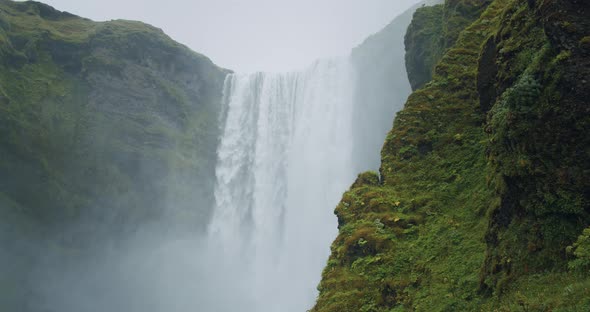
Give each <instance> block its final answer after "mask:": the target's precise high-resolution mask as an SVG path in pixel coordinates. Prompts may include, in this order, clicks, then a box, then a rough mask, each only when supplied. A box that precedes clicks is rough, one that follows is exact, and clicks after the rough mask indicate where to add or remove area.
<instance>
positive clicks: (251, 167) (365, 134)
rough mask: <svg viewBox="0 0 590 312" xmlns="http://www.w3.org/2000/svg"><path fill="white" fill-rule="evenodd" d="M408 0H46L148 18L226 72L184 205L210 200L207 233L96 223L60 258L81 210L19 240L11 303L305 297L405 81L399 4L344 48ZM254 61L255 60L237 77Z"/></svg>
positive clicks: (73, 306)
mask: <svg viewBox="0 0 590 312" xmlns="http://www.w3.org/2000/svg"><path fill="white" fill-rule="evenodd" d="M416 2H418V1H416V0H407V1H393V0H370V1H352V0H350V1H344V2H343V1H333V0H326V1H322V2H321V3H318V1H311V0H305V1H276V0H275V1H271V0H255V1H254V0H253V1H237V0H234V1H232V0H223V1H187V0H183V1H180V0H179V1H168V2H166V3H165V4H163V3H162V2H159V1H158V2H156V1H126V2H124V3H121V2H115V1H111V0H107V1H105V0H103V1H100V2H98V1H78V0H51V1H48V3H50V4H52V5H54V6H56V7H57V8H58V9H61V10H66V11H70V12H72V13H75V14H79V15H82V16H87V17H91V18H93V19H96V20H108V19H113V18H125V19H137V20H143V21H146V22H148V23H151V24H154V25H155V26H158V27H161V28H163V29H164V31H165V32H167V33H168V34H169V35H171V36H172V37H173V38H174V39H176V40H179V41H181V42H183V43H185V44H187V45H188V46H189V47H191V48H192V49H194V50H196V51H199V52H202V53H204V54H206V55H207V56H209V57H211V58H212V59H213V61H214V62H216V63H217V64H219V65H221V66H224V67H228V68H231V69H234V70H237V71H238V73H237V74H235V75H232V76H229V77H228V78H227V79H226V85H225V91H224V94H223V100H222V101H221V103H220V105H223V107H224V109H223V112H224V114H223V116H221V118H220V119H221V127H222V129H223V131H222V133H223V134H222V137H221V138H220V145H219V147H218V149H217V152H218V160H217V166H216V176H215V177H211V178H213V179H215V180H216V187H215V201H216V203H215V205H214V207H203V206H202V205H200V204H199V203H194V209H196V210H212V213H211V215H212V219H211V220H209V222H208V226H207V227H206V229H205V230H191V229H190V226H188V227H187V226H186V224H183V226H176V224H174V223H170V222H152V223H149V224H142V225H141V226H139V227H137V226H133V227H130V228H129V229H127V230H125V231H123V232H110V231H109V230H108V228H106V229H105V230H103V231H102V235H99V236H97V237H91V238H87V240H86V242H87V243H89V244H88V245H86V246H83V248H80V249H79V250H76V251H75V254H72V253H73V251H71V250H61V249H60V248H59V247H58V246H55V245H53V244H52V243H51V242H53V241H60V240H64V239H67V237H71V236H76V235H78V233H81V232H83V229H84V228H85V227H88V226H89V227H96V225H95V224H93V222H94V221H93V220H92V219H91V218H90V219H87V220H86V221H85V223H81V224H76V225H70V226H67V227H64V228H62V229H59V230H57V231H54V232H52V233H49V234H48V235H47V237H45V238H44V239H40V240H39V241H35V240H30V239H26V241H27V243H26V244H24V243H23V244H22V245H27V246H28V247H26V248H25V249H26V251H23V252H24V253H32V254H33V256H32V257H33V258H34V261H33V264H31V265H30V267H31V268H32V269H31V270H29V272H28V278H27V280H28V282H29V284H30V285H28V287H29V288H30V292H31V293H30V296H29V298H32V299H30V300H29V301H28V302H27V303H24V304H23V309H22V310H23V311H43V312H98V311H121V312H122V311H126V312H135V311H137V312H139V311H145V312H152V311H153V312H165V311H166V312H170V311H171V312H174V311H179V312H183V311H215V312H225V311H228V312H229V311H246V312H254V311H256V312H275V311H276V312H291V311H293V312H295V311H306V310H307V309H310V308H311V307H312V306H313V304H314V301H315V298H316V296H317V290H316V287H317V284H318V283H319V281H320V278H321V272H322V269H323V267H324V266H325V263H326V261H327V259H328V256H329V253H330V244H331V242H332V241H333V240H334V238H335V236H336V234H337V220H336V217H335V216H334V215H333V211H334V208H335V206H336V205H337V203H338V201H339V200H340V197H341V195H342V193H343V192H345V191H346V189H347V188H348V187H349V185H350V184H352V182H353V181H354V177H355V175H356V174H357V173H359V172H360V171H363V170H376V169H378V166H379V148H380V144H382V142H383V140H384V138H385V135H386V133H387V130H388V129H389V128H390V127H391V125H392V121H393V118H394V115H395V113H396V111H398V110H399V109H401V108H402V106H403V102H404V101H405V99H406V97H407V95H408V94H409V93H410V88H409V83H408V81H407V78H406V75H405V65H404V55H403V34H404V32H405V29H406V26H407V24H408V23H409V21H410V16H411V12H410V13H406V14H405V15H403V16H402V17H400V18H398V19H396V20H395V21H394V22H393V23H392V24H391V25H389V26H388V27H387V28H386V29H385V31H383V32H381V33H380V34H379V35H378V36H374V37H371V39H369V40H367V41H366V42H365V43H364V44H363V45H361V46H360V47H359V48H357V49H355V52H352V48H353V47H355V46H357V45H358V44H360V43H361V42H363V41H364V39H366V38H367V37H368V36H369V35H371V34H372V33H374V32H377V31H379V30H381V29H382V28H383V27H385V26H386V25H387V24H388V23H389V22H391V20H393V18H394V17H395V16H398V15H399V14H400V13H402V12H403V11H404V10H406V9H407V8H408V7H409V6H410V4H412V3H416ZM324 56H329V57H328V58H323V57H324ZM337 56H339V57H337ZM320 58H321V60H319V61H317V59H320ZM293 68H297V70H293ZM257 70H266V71H268V72H264V73H248V72H254V71H257ZM269 72H272V73H269ZM276 72H280V73H276ZM141 170H146V171H150V170H152V168H141ZM162 174H164V173H162ZM154 176H157V174H155V175H154ZM166 178H167V179H166V180H169V181H177V179H174V177H166ZM191 184H194V185H199V184H200V183H198V182H194V183H191ZM168 187H169V188H170V189H174V188H175V187H180V185H177V186H175V185H168ZM113 200H116V199H113ZM107 202H108V201H107ZM165 206H166V207H162V209H166V210H169V211H172V213H173V212H174V209H175V207H180V206H182V207H185V208H186V207H187V203H186V202H182V203H181V202H176V201H175V200H174V196H170V200H169V202H167V203H166V205H165ZM188 206H190V203H189V205H188ZM115 218H116V217H113V220H114V219H115ZM106 219H107V220H110V219H109V218H106ZM0 230H1V228H0ZM30 241H35V243H30ZM18 244H20V243H17V245H18ZM31 250H33V251H31Z"/></svg>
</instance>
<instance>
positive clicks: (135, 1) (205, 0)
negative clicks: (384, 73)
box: [39, 0, 419, 72]
mask: <svg viewBox="0 0 590 312" xmlns="http://www.w3.org/2000/svg"><path fill="white" fill-rule="evenodd" d="M39 1H42V2H45V3H48V4H50V5H52V6H54V7H55V8H57V9H59V10H61V11H68V12H70V13H74V14H77V15H80V16H83V17H88V18H91V19H93V20H97V21H104V20H111V19H131V20H141V21H143V22H146V23H149V24H152V25H154V26H156V27H159V28H162V29H163V30H164V31H165V32H166V33H167V34H168V35H170V36H171V37H172V38H174V39H175V40H177V41H179V42H181V43H184V44H186V45H187V46H189V47H190V48H191V49H193V50H195V51H197V52H200V53H203V54H205V55H207V56H208V57H210V58H211V59H212V60H213V61H214V62H215V63H216V64H218V65H220V66H222V67H225V68H229V69H233V70H235V71H238V72H251V71H257V70H265V71H285V70H289V69H293V68H300V67H303V66H305V65H307V64H309V63H310V62H312V61H313V60H315V59H317V58H319V57H328V56H336V55H344V54H347V53H348V51H349V50H350V49H351V48H352V47H354V46H356V45H357V44H359V43H360V42H362V41H363V40H364V38H366V37H367V36H369V35H370V34H372V33H375V32H377V31H379V30H380V29H381V28H382V27H384V26H385V25H387V24H388V23H389V22H390V21H391V20H392V19H393V18H394V17H395V16H397V15H398V14H400V13H402V12H403V11H404V10H405V9H407V8H409V7H410V6H411V5H412V4H414V3H417V2H418V1H419V0H167V1H162V0H158V1H155V0H39Z"/></svg>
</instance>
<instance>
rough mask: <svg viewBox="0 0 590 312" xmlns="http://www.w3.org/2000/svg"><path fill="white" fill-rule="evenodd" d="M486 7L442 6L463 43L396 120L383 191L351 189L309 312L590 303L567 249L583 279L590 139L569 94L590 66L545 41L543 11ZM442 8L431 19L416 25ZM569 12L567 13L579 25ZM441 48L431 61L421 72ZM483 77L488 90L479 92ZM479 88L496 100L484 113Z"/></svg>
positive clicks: (514, 5)
mask: <svg viewBox="0 0 590 312" xmlns="http://www.w3.org/2000/svg"><path fill="white" fill-rule="evenodd" d="M488 4H489V2H479V1H447V2H446V3H445V6H444V10H443V12H446V13H444V14H446V15H445V16H444V17H443V21H444V25H443V27H442V28H443V29H445V31H443V32H437V34H436V36H440V35H441V33H442V34H443V37H444V34H448V35H449V37H448V38H453V35H452V34H453V33H455V34H456V37H455V38H456V43H454V44H453V42H455V41H454V40H450V41H448V43H449V44H450V45H453V46H452V47H450V46H449V47H450V48H449V49H448V50H447V51H446V52H445V53H444V56H442V58H440V60H439V61H438V64H437V65H436V66H435V69H434V72H433V78H432V81H431V82H429V83H427V84H426V85H424V86H423V87H422V89H420V90H418V91H416V92H414V93H413V94H412V95H411V96H410V97H409V99H408V102H407V103H406V106H405V108H404V110H403V111H401V112H400V113H398V116H397V117H396V120H395V123H394V127H393V129H392V130H391V132H390V133H389V134H388V136H387V140H386V142H385V145H384V146H383V150H382V165H381V168H380V174H381V177H380V184H379V185H372V184H362V183H361V184H355V185H353V187H352V189H351V190H350V191H348V192H347V193H346V194H345V195H344V196H343V199H342V202H341V203H340V204H339V205H338V207H337V208H336V215H337V216H338V220H339V225H340V227H339V229H340V233H339V236H338V238H337V239H336V240H335V242H334V244H333V246H332V255H331V257H330V260H329V264H330V265H329V266H328V267H327V268H326V269H325V270H324V272H323V278H322V282H321V283H320V286H319V288H318V289H319V290H320V295H319V298H318V301H317V304H316V306H315V307H314V309H313V310H312V311H361V310H367V311H480V310H481V311H531V310H535V311H536V310H539V311H584V309H586V307H587V306H588V300H587V299H585V298H588V289H589V288H588V285H589V280H588V278H587V277H586V276H585V275H584V274H580V273H579V270H573V271H571V272H569V271H568V270H567V265H566V264H567V261H566V257H565V255H566V253H565V248H566V247H567V246H570V245H571V247H570V248H569V250H570V252H571V254H570V256H569V257H570V258H571V257H575V258H573V259H570V264H572V263H573V264H574V267H583V268H585V265H586V262H584V261H586V260H587V259H584V257H585V253H584V250H585V249H584V248H585V247H583V246H585V243H586V240H585V238H584V237H585V236H584V235H585V234H583V235H582V236H579V235H580V232H581V231H582V228H583V227H585V226H587V224H588V217H587V216H588V199H587V197H586V196H587V195H585V194H587V191H585V190H587V189H588V188H589V186H587V183H586V180H584V179H583V178H582V175H583V172H587V170H588V168H589V167H588V165H587V159H588V158H585V156H582V155H586V154H585V153H586V152H587V150H588V149H587V147H588V146H590V142H588V141H587V136H585V135H582V133H584V132H583V131H584V130H582V129H587V126H588V125H589V124H590V123H588V118H587V114H586V115H584V114H583V113H582V111H581V110H580V109H582V107H584V106H583V105H582V104H581V103H582V102H583V101H582V100H581V99H582V98H583V97H581V96H580V95H579V94H578V95H574V94H575V92H568V91H566V88H567V86H570V89H571V86H576V89H575V90H584V88H583V87H581V86H582V85H581V84H580V83H579V79H580V77H583V73H584V67H578V68H576V69H574V68H573V66H574V65H573V64H582V63H583V61H582V59H581V58H580V54H577V53H578V52H577V51H576V50H570V49H558V48H557V47H556V46H555V44H554V43H553V44H552V43H551V42H550V41H551V40H550V38H548V36H547V35H546V34H547V33H548V30H547V29H544V27H547V26H546V25H545V26H544V25H542V24H540V23H539V20H541V19H542V17H540V16H539V14H550V13H549V12H551V11H546V7H545V5H547V4H546V3H538V4H537V5H538V7H531V3H527V2H525V1H516V0H505V1H498V0H497V1H493V2H492V3H491V4H489V6H487V5H488ZM556 5H558V6H559V5H560V4H557V3H556ZM483 7H486V10H485V11H483V13H481V12H482V11H481V9H482V8H483ZM474 8H475V9H474ZM478 8H479V9H478ZM436 10H440V7H439V8H423V9H422V11H421V12H420V13H417V14H416V16H415V19H416V18H418V20H415V21H414V26H416V25H420V23H425V22H427V21H425V20H420V18H421V16H420V14H424V15H426V14H427V13H428V12H431V13H432V12H435V11H436ZM478 10H479V11H478ZM451 13H452V14H451ZM480 13H481V15H480ZM570 13H571V14H566V15H560V16H565V17H572V16H574V17H575V16H576V14H574V13H572V12H570ZM552 16H554V15H552ZM578 17H579V16H578ZM432 18H433V20H435V21H438V20H439V18H440V17H439V16H438V15H437V14H434V17H432ZM473 19H477V21H476V22H474V23H472V24H470V25H469V26H468V27H466V28H465V26H463V27H461V26H460V25H461V24H469V23H471V21H472V20H473ZM570 24H571V27H569V28H572V27H576V29H578V28H579V25H582V23H580V22H579V21H578V22H576V21H571V22H570ZM551 25H553V24H551ZM430 27H432V25H431V26H430ZM418 28H419V27H418ZM418 28H415V29H412V27H410V29H409V31H410V32H414V33H412V34H409V36H417V35H418V34H420V33H419V30H417V29H418ZM427 28H428V27H422V28H421V29H422V30H425V29H427ZM459 32H460V34H459ZM567 36H569V35H564V37H563V38H568V37H567ZM427 37H428V36H424V38H427ZM407 38H408V37H407ZM557 38H561V37H559V36H557ZM430 39H432V37H431V38H430ZM430 39H428V40H424V41H422V43H421V44H423V45H424V47H425V49H433V48H432V47H433V45H432V44H431V43H432V41H429V40H430ZM444 40H446V39H444ZM416 42H417V41H416ZM567 46H569V45H567ZM419 48H420V46H417V47H413V49H414V50H418V49H419ZM439 51H440V50H437V49H434V50H431V51H427V52H425V53H423V56H424V57H425V60H424V62H425V64H431V61H430V60H431V59H432V58H430V56H428V53H434V54H436V53H439ZM483 51H485V53H483ZM482 58H489V59H486V60H485V62H483V63H482ZM418 60H419V58H418ZM478 64H479V65H478ZM481 64H484V65H486V66H489V65H492V66H491V67H486V66H482V65H481ZM494 67H495V68H494ZM481 70H490V72H489V75H487V76H486V75H481V72H478V71H481ZM568 72H569V73H572V72H573V73H574V74H568ZM586 73H587V71H586ZM410 74H411V73H410ZM580 74H581V75H580ZM576 75H578V76H576ZM575 77H578V78H577V79H578V81H576V80H574V79H575ZM410 78H412V77H410ZM478 79H487V80H488V81H486V83H487V84H485V85H483V84H479V83H478V85H477V86H476V81H477V80H478ZM568 79H570V80H568ZM566 81H567V83H566ZM482 86H485V87H486V88H492V89H493V91H494V92H491V93H487V95H488V96H489V98H488V99H487V100H488V101H489V102H490V103H486V104H487V105H488V106H487V107H486V109H482V106H481V105H480V103H479V101H480V96H481V93H480V92H481V91H482V90H483V88H484V87H482ZM578 86H579V89H578ZM484 91H485V90H484ZM577 92H580V91H577ZM582 92H583V91H582ZM496 94H497V95H498V96H497V98H496ZM568 95H571V96H569V97H568ZM566 99H567V100H566ZM487 109H491V110H490V111H489V113H488V111H487ZM575 112H577V115H578V118H574V114H576V113H575ZM486 115H487V116H486ZM582 115H584V116H586V117H582ZM482 125H483V127H482ZM580 131H582V132H580ZM568 136H569V137H568ZM585 151H586V152H585ZM573 155H577V156H573ZM566 168H577V169H576V172H574V171H572V170H571V169H566ZM578 236H579V238H578V242H577V243H576V244H575V245H572V244H573V242H574V241H575V238H577V237H578ZM581 246H582V247H581ZM576 248H577V249H576ZM578 249H579V250H580V251H579V252H578V254H579V255H580V256H577V255H576V254H575V252H574V250H578ZM581 259H583V260H581ZM576 264H579V266H578V265H576Z"/></svg>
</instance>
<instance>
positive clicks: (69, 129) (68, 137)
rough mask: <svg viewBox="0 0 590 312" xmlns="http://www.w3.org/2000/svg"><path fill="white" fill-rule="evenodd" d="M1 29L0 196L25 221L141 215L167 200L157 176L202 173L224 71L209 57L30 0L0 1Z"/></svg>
mask: <svg viewBox="0 0 590 312" xmlns="http://www.w3.org/2000/svg"><path fill="white" fill-rule="evenodd" d="M0 26H1V27H0V39H1V42H2V44H1V45H0V51H1V52H0V56H1V57H0V111H1V114H0V125H1V126H0V134H1V135H0V147H1V148H0V156H1V157H0V172H1V173H2V175H3V177H4V178H3V179H2V183H1V184H0V186H1V187H0V193H4V194H5V196H6V197H8V198H11V199H12V200H13V201H14V202H16V203H17V204H19V205H20V206H22V207H23V209H25V210H27V211H29V212H30V213H31V214H32V215H34V216H35V218H38V219H39V218H40V219H42V220H45V221H44V222H60V223H64V224H67V223H68V221H66V222H64V220H71V219H72V218H74V219H75V218H77V217H78V216H79V215H80V214H81V213H82V212H81V211H83V210H85V209H86V210H88V209H89V207H93V209H99V210H100V209H103V210H104V207H105V206H111V208H113V210H115V211H116V210H117V209H119V211H126V212H125V213H122V215H125V216H128V217H130V218H136V219H138V220H139V219H141V218H143V217H149V215H150V214H154V213H156V212H155V211H153V210H157V208H155V207H150V206H152V204H153V206H156V205H162V204H163V201H164V200H165V198H164V197H165V196H175V194H169V193H168V191H167V190H166V192H164V193H162V191H163V190H164V189H165V187H166V183H168V182H169V183H172V182H177V181H167V177H170V176H174V177H176V178H178V179H180V180H182V178H183V174H188V173H190V172H192V173H193V174H194V175H196V176H204V175H208V174H209V173H210V172H209V171H210V168H212V167H213V166H212V162H214V158H215V157H214V151H215V144H216V137H217V136H216V133H217V117H216V116H217V110H218V109H219V107H218V103H216V101H217V100H218V98H219V95H218V94H217V93H219V92H220V88H221V84H222V82H223V76H224V75H225V72H224V71H223V70H221V69H219V68H217V67H215V66H214V65H213V64H212V63H211V62H210V61H209V60H208V59H206V58H205V57H203V56H201V55H198V54H196V53H193V52H191V51H190V50H188V49H187V48H186V47H184V46H181V45H180V44H178V43H176V42H174V41H173V40H171V39H170V38H169V37H167V36H166V35H165V34H164V33H163V32H162V31H161V30H159V29H156V28H154V27H151V26H149V25H145V24H143V23H139V22H131V21H111V22H105V23H96V22H92V21H90V20H86V19H82V18H79V17H77V16H73V15H70V14H67V13H62V12H59V11H56V10H54V9H53V8H51V7H49V6H46V5H44V4H40V3H34V2H24V3H17V2H11V1H6V0H2V1H1V2H0ZM184 79H185V80H186V81H187V82H185V81H183V80H184ZM191 88H194V89H195V90H196V91H195V90H192V89H191ZM147 166H153V167H154V168H156V169H157V174H156V176H150V175H149V174H148V173H146V172H145V171H144V170H143V167H147ZM7 177H10V178H7ZM158 180H159V181H158ZM178 182H180V181H178ZM180 184H182V183H180ZM196 191H197V192H198V189H197V190H196ZM192 192H195V190H186V192H185V193H184V194H182V195H185V196H187V195H188V194H190V193H192ZM144 196H147V197H150V198H147V200H146V199H145V198H142V197H144ZM152 208H153V209H152ZM150 209H152V211H150ZM114 214H115V215H116V214H118V213H114ZM124 218H125V217H124ZM199 218H206V215H201V216H199Z"/></svg>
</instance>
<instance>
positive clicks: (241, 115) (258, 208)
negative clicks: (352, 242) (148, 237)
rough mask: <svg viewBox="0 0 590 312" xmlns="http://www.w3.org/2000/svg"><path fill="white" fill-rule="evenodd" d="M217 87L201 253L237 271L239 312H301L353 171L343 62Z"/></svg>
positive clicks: (348, 85) (348, 78) (350, 80)
mask: <svg viewBox="0 0 590 312" xmlns="http://www.w3.org/2000/svg"><path fill="white" fill-rule="evenodd" d="M225 84H226V85H225V88H224V90H225V91H224V93H225V94H224V97H223V98H224V105H226V107H225V111H224V114H223V119H224V122H223V124H224V129H223V135H222V138H221V143H220V145H219V148H218V163H217V167H216V178H217V185H216V189H215V200H216V207H215V210H214V213H213V217H212V220H211V222H210V224H209V232H208V236H209V238H208V240H209V245H210V248H214V249H216V250H217V251H218V252H219V253H220V255H222V258H223V259H222V260H220V263H221V265H222V266H223V267H224V268H222V270H228V271H231V272H239V275H240V277H239V279H240V281H239V283H241V284H243V287H241V288H240V291H243V292H246V293H247V294H245V295H246V296H247V297H248V298H247V301H249V302H252V304H253V306H252V307H249V308H248V309H244V307H243V306H242V307H240V308H241V309H242V310H251V311H273V312H276V311H285V312H289V311H305V310H306V309H309V308H311V306H312V305H313V302H314V300H315V297H316V294H317V291H316V286H317V284H318V283H319V280H320V278H321V271H322V269H323V267H324V266H325V264H326V261H327V258H328V256H329V254H330V249H329V246H330V244H331V242H332V241H333V240H334V238H335V236H336V234H337V226H336V218H335V216H334V215H333V210H334V208H335V207H336V205H337V203H338V201H339V200H340V198H341V196H342V193H343V192H344V191H345V190H346V188H347V187H348V186H349V184H350V182H351V181H352V180H353V178H354V174H355V172H353V170H354V169H353V164H352V148H353V142H352V130H351V129H352V127H351V123H352V118H353V116H352V113H353V107H352V106H353V98H354V96H353V93H354V74H353V70H352V66H351V62H350V59H349V58H341V59H331V60H321V61H317V62H316V63H314V64H313V65H311V66H310V67H309V68H307V69H306V70H304V71H300V72H292V73H283V74H279V73H255V74H233V75H230V76H228V78H227V79H226V83H225ZM242 295H244V294H242ZM236 304H239V303H236ZM236 308H237V307H236Z"/></svg>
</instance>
